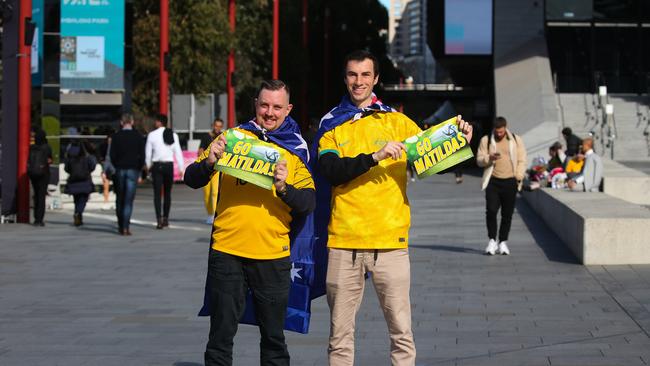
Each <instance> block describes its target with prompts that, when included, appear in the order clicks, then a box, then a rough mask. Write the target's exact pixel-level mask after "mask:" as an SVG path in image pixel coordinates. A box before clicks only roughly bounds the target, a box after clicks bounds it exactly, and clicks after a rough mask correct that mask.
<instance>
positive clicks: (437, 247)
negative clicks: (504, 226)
mask: <svg viewBox="0 0 650 366" xmlns="http://www.w3.org/2000/svg"><path fill="white" fill-rule="evenodd" d="M409 248H422V249H431V250H439V251H446V252H454V253H467V254H478V255H484V254H485V253H483V251H481V250H478V249H474V248H463V247H455V246H452V245H422V244H411V245H409Z"/></svg>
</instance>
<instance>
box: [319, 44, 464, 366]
mask: <svg viewBox="0 0 650 366" xmlns="http://www.w3.org/2000/svg"><path fill="white" fill-rule="evenodd" d="M343 81H344V83H345V85H346V87H347V91H348V93H347V94H346V95H345V96H344V97H343V99H342V101H341V103H340V104H339V105H338V106H337V107H335V108H334V109H332V110H331V111H330V112H329V113H327V114H326V115H325V116H324V117H323V118H322V120H321V127H320V129H319V131H318V133H317V136H316V143H317V146H318V156H319V158H318V165H319V168H320V173H321V174H322V176H323V177H324V178H325V180H326V181H327V182H328V183H329V184H331V200H329V199H323V202H328V203H329V202H331V214H330V216H329V226H328V228H327V230H326V231H325V232H324V233H322V234H321V233H320V232H317V233H316V235H317V236H320V235H323V236H325V235H327V237H328V242H327V247H328V251H329V257H328V268H327V280H326V282H327V283H326V285H327V302H328V304H329V307H330V337H329V347H328V356H329V364H330V365H352V364H353V363H354V332H355V316H356V313H357V311H358V309H359V306H360V305H361V300H362V297H363V291H364V286H365V274H366V273H372V277H371V278H372V282H373V283H374V285H375V289H376V292H377V296H378V297H379V302H380V304H381V308H382V310H383V312H384V317H385V318H386V324H387V326H388V332H389V337H390V344H391V345H390V350H391V351H390V358H391V362H392V364H393V365H414V364H415V356H416V351H415V342H414V341H413V332H412V330H411V301H410V286H411V282H410V281H411V279H410V262H409V253H408V231H409V226H410V223H411V218H410V217H411V215H410V206H409V203H408V199H407V197H406V154H405V153H404V152H405V149H404V144H403V143H402V142H401V141H403V140H405V139H406V138H408V137H411V136H413V135H415V134H417V133H419V132H421V130H420V128H419V127H418V126H417V124H416V123H415V122H413V121H412V120H410V119H409V118H408V117H407V116H405V115H403V114H402V113H398V112H395V111H394V110H393V109H392V108H390V107H388V106H386V105H384V104H382V103H381V102H380V101H379V100H378V99H377V97H376V96H375V94H374V93H373V87H374V86H375V85H377V82H378V81H379V63H378V62H377V59H376V58H375V56H374V55H372V54H371V53H370V52H367V51H355V52H352V53H351V54H349V55H348V56H347V57H346V58H345V62H344V75H343ZM458 124H459V129H460V130H461V131H462V132H463V133H464V134H465V135H466V137H467V141H469V140H470V139H471V138H472V129H471V126H470V125H469V123H467V122H465V121H463V120H462V119H461V118H460V116H458ZM319 184H320V182H319ZM325 188H329V187H327V186H325ZM321 189H323V186H319V190H321ZM321 193H322V192H320V191H319V195H320V194H321ZM320 204H321V201H320V199H319V210H320ZM318 214H319V212H317V215H318ZM317 230H318V229H317Z"/></svg>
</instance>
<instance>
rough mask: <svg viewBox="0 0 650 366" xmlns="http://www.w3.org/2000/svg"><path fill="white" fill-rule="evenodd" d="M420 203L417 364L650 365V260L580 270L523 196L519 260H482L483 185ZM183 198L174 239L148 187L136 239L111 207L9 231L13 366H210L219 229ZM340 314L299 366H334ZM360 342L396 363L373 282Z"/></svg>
mask: <svg viewBox="0 0 650 366" xmlns="http://www.w3.org/2000/svg"><path fill="white" fill-rule="evenodd" d="M576 194H579V193H576ZM409 197H410V200H411V206H412V216H413V220H412V221H413V225H412V228H411V245H410V248H411V249H410V253H411V271H412V273H411V277H412V286H411V298H412V307H413V329H414V333H415V340H416V346H417V352H418V361H417V364H418V365H445V366H446V365H527V366H535V365H552V366H558V365H621V366H628V365H646V364H648V363H650V337H649V333H648V332H649V331H650V313H649V311H648V310H649V309H650V265H648V266H592V267H585V266H582V265H580V264H579V263H577V261H576V259H575V257H574V256H573V255H572V254H571V253H570V252H569V251H568V250H567V249H566V248H565V247H564V246H563V244H562V243H560V242H559V240H558V239H557V237H555V236H554V234H552V232H551V231H550V230H549V229H548V228H547V227H546V226H545V225H544V224H543V223H542V222H541V221H540V220H539V219H538V218H537V216H536V215H535V213H534V212H532V211H531V210H530V209H529V208H528V206H527V205H526V204H525V203H524V202H523V201H521V200H520V201H519V203H518V205H517V210H516V213H515V217H514V218H513V228H512V233H511V237H510V241H509V245H510V249H511V252H512V255H511V256H494V257H489V256H485V255H484V254H483V248H484V246H485V244H486V243H487V240H486V237H485V235H486V234H485V225H484V215H485V213H484V212H485V210H484V197H483V194H482V193H481V192H480V190H479V178H478V177H476V176H472V175H466V176H465V182H464V183H463V184H460V185H457V184H455V182H454V176H453V174H448V175H442V176H435V177H432V178H430V179H427V180H423V181H419V182H417V183H415V184H411V185H410V186H409ZM173 199H174V201H173V204H172V213H171V217H170V222H171V228H170V229H165V230H156V229H155V226H154V214H153V207H152V203H151V201H152V192H151V188H149V187H141V188H140V189H139V190H138V194H137V198H136V209H135V213H134V219H135V224H134V225H133V226H132V228H131V229H132V231H133V234H134V235H133V236H131V237H122V236H118V235H117V234H116V228H115V219H114V217H113V215H112V213H111V212H107V211H100V210H92V211H88V212H87V213H86V214H85V215H84V221H85V223H86V224H85V225H84V226H83V227H81V228H75V227H73V226H72V225H71V223H72V213H71V212H61V211H58V212H47V213H46V216H45V222H46V225H47V226H45V227H44V228H34V227H32V226H28V225H17V224H7V225H0V365H2V366H29V365H48V366H51V365H65V366H72V365H97V366H130V365H134V366H136V365H137V366H140V365H165V366H199V365H202V364H203V362H202V360H203V350H204V347H205V342H206V337H207V332H208V320H207V319H206V318H198V317H197V316H196V313H197V312H198V310H199V307H200V305H201V302H202V299H203V286H204V280H205V274H206V267H207V254H208V236H209V233H210V227H209V225H206V224H205V223H204V221H205V213H204V209H203V203H202V192H201V191H200V190H199V191H193V190H190V189H189V188H187V187H185V186H183V185H176V186H175V187H174V190H173ZM377 209H382V208H381V207H378V208H377ZM380 260H381V257H380ZM328 318H329V315H328V308H327V304H326V302H325V299H324V298H319V299H317V300H316V301H314V302H313V316H312V324H311V331H310V333H309V334H308V335H300V334H295V333H287V342H288V345H289V351H290V353H291V356H292V364H294V365H326V364H327V353H326V349H327V337H328V333H329V329H328V324H329V322H328ZM258 342H259V336H258V330H257V328H255V327H251V326H247V325H242V326H241V327H240V330H239V333H238V335H237V337H236V339H235V361H234V364H235V365H256V364H258V357H259V351H258ZM356 346H357V347H356V350H357V352H356V361H357V362H356V364H357V365H372V366H380V365H389V364H390V361H389V356H388V353H389V343H388V337H387V331H386V325H385V322H384V319H383V315H382V313H381V311H380V309H379V306H378V302H377V299H376V296H375V294H374V289H373V288H372V285H371V282H368V283H367V287H366V294H365V297H364V301H363V304H362V306H361V310H360V312H359V314H358V317H357V334H356Z"/></svg>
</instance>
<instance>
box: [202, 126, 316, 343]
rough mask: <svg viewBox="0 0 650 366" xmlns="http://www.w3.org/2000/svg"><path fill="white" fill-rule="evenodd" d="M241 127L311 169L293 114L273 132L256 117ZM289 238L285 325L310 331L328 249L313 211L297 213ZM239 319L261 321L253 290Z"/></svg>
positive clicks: (205, 308)
mask: <svg viewBox="0 0 650 366" xmlns="http://www.w3.org/2000/svg"><path fill="white" fill-rule="evenodd" d="M239 128H241V129H244V130H247V131H250V132H253V133H254V134H255V135H256V136H257V137H258V138H259V139H260V140H263V141H267V142H273V143H275V144H277V145H279V146H280V147H282V148H284V149H285V150H287V151H289V152H290V153H292V154H294V155H296V156H298V157H299V158H300V160H301V161H302V162H303V164H305V166H307V168H308V169H310V172H312V171H311V168H312V167H311V166H310V164H309V162H310V153H309V148H308V146H307V143H306V142H305V140H304V139H303V138H302V136H301V134H300V128H299V127H298V124H297V123H296V121H294V120H293V119H292V118H291V117H289V116H287V118H286V119H285V120H284V122H283V123H282V125H280V127H278V128H277V129H275V130H273V131H267V130H265V129H263V128H261V127H260V126H259V125H257V124H256V123H255V122H254V121H253V120H251V121H249V122H246V123H244V124H242V125H240V126H239ZM312 175H313V172H312ZM289 239H290V243H291V288H290V290H289V303H288V306H287V315H286V318H285V323H284V328H285V329H286V330H291V331H295V332H299V333H307V332H308V331H309V320H310V316H311V300H312V299H314V298H316V297H319V296H322V295H323V294H325V272H326V268H327V253H326V250H327V249H326V248H325V247H322V248H318V247H317V244H316V240H315V238H314V214H313V213H312V214H309V215H307V216H298V215H296V216H294V217H293V218H292V221H291V228H290V231H289ZM207 289H208V283H207V279H206V292H205V295H204V298H203V307H202V308H201V311H200V312H199V316H209V315H210V313H211V308H210V302H209V296H208V291H207ZM240 322H241V323H244V324H253V325H257V324H258V322H257V319H256V316H255V307H254V303H253V297H252V294H251V292H250V291H249V292H248V295H247V298H246V310H245V312H244V315H243V317H242V319H241V320H240Z"/></svg>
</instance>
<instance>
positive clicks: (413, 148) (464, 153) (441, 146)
mask: <svg viewBox="0 0 650 366" xmlns="http://www.w3.org/2000/svg"><path fill="white" fill-rule="evenodd" d="M404 145H405V146H406V158H407V159H408V161H409V163H410V164H412V165H413V167H414V168H415V172H416V173H417V175H418V178H420V179H422V178H424V177H428V176H430V175H433V174H436V173H439V172H441V171H443V170H445V169H447V168H449V167H452V166H454V165H456V164H459V163H461V162H463V161H465V160H467V159H470V158H471V157H473V156H474V154H473V153H472V149H471V148H470V147H469V144H468V143H467V140H466V139H465V136H463V133H462V132H460V131H458V125H457V124H456V117H453V118H450V119H448V120H446V121H444V122H442V123H440V124H437V125H435V126H433V127H431V128H429V129H428V130H425V131H422V132H420V133H418V134H417V135H415V136H411V137H409V138H407V139H406V140H404Z"/></svg>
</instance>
